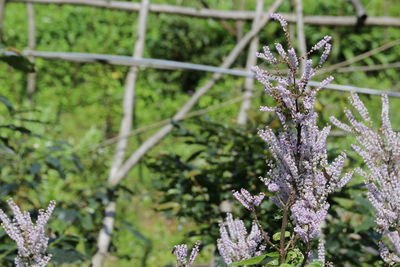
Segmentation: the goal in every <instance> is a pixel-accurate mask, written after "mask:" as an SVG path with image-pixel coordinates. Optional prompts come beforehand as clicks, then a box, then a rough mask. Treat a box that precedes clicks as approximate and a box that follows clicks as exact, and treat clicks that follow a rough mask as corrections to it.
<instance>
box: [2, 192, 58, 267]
mask: <svg viewBox="0 0 400 267" xmlns="http://www.w3.org/2000/svg"><path fill="white" fill-rule="evenodd" d="M7 202H8V205H9V206H10V208H11V210H12V212H13V214H14V219H13V220H10V219H9V218H8V217H7V215H6V214H5V213H4V211H3V210H1V209H0V219H1V221H2V222H3V223H2V224H1V225H2V226H3V228H4V230H5V231H6V233H7V234H8V235H9V236H10V237H11V239H13V240H14V241H15V243H16V244H17V248H18V255H17V257H15V260H14V262H15V266H17V267H44V266H46V265H47V263H48V262H49V261H50V259H51V255H48V254H46V250H47V243H48V241H49V238H48V237H47V236H46V234H45V225H46V223H47V222H48V220H49V219H50V216H51V214H52V213H53V210H54V208H55V206H56V202H55V201H51V202H50V204H49V206H48V207H47V209H46V210H39V216H38V218H37V221H36V224H34V223H33V222H32V219H31V216H30V214H29V212H27V211H21V210H20V208H19V207H18V206H17V204H15V202H14V201H13V200H12V199H9V200H8V201H7Z"/></svg>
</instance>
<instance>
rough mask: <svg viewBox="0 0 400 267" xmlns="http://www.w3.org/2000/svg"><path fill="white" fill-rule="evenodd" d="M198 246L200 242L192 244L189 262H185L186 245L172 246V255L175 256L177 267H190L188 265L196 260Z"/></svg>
mask: <svg viewBox="0 0 400 267" xmlns="http://www.w3.org/2000/svg"><path fill="white" fill-rule="evenodd" d="M200 244H201V243H200V241H197V242H196V243H195V244H194V247H193V248H192V251H191V252H190V256H189V261H188V260H187V255H188V248H187V245H186V244H181V245H176V246H174V249H173V250H172V253H173V254H175V256H176V262H177V266H178V267H190V265H191V264H193V263H194V261H195V260H196V258H197V255H198V253H199V250H200Z"/></svg>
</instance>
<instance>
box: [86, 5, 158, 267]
mask: <svg viewBox="0 0 400 267" xmlns="http://www.w3.org/2000/svg"><path fill="white" fill-rule="evenodd" d="M149 4H150V2H149V0H142V2H141V9H140V12H139V22H138V31H137V36H136V42H135V48H134V51H133V57H135V58H140V57H142V56H143V49H144V43H145V39H146V25H147V15H148V11H149ZM137 74H138V68H137V67H136V66H134V67H131V68H130V70H129V73H128V76H127V78H126V81H125V93H124V99H123V118H122V121H121V126H120V131H119V136H125V135H127V134H128V133H129V132H130V131H131V128H132V118H133V107H134V104H135V89H136V88H135V85H136V79H137ZM127 146H128V139H126V138H121V139H119V141H118V143H117V147H116V151H115V155H114V158H113V162H112V165H111V168H110V173H109V178H108V182H107V183H108V184H111V182H112V181H113V179H114V176H115V175H116V174H117V173H118V170H119V168H120V167H121V165H122V163H123V161H124V157H125V153H126V148H127ZM115 213H116V199H115V198H112V199H110V200H109V203H108V204H107V205H106V208H105V216H104V219H103V226H102V229H101V230H100V233H99V236H98V241H97V252H96V254H95V255H94V257H93V258H92V266H93V267H100V266H102V264H103V262H104V258H105V257H106V254H107V252H108V248H109V246H110V242H111V236H112V232H113V228H114V221H115Z"/></svg>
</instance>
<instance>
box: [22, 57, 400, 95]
mask: <svg viewBox="0 0 400 267" xmlns="http://www.w3.org/2000/svg"><path fill="white" fill-rule="evenodd" d="M23 54H24V55H26V56H34V57H40V58H44V59H62V60H66V61H72V62H88V63H96V62H98V63H102V64H113V65H122V66H142V67H151V68H156V69H171V70H178V69H179V70H181V69H186V70H197V71H206V72H212V73H214V74H227V75H232V76H238V77H253V76H254V75H253V73H252V72H249V71H244V70H236V69H228V68H224V67H215V66H208V65H201V64H194V63H186V62H179V61H172V60H164V59H152V58H134V57H129V56H115V55H104V54H88V53H72V52H69V53H67V52H42V51H23ZM332 66H335V65H332ZM396 66H397V65H396ZM394 67H395V66H394ZM328 68H329V67H328ZM309 85H310V86H318V85H319V82H316V81H312V82H310V83H309ZM325 88H326V89H332V90H338V91H347V92H356V93H361V94H371V95H381V94H383V93H386V94H388V95H389V96H393V97H400V92H392V91H381V90H377V89H371V88H361V87H355V86H349V85H340V84H330V85H328V86H326V87H325Z"/></svg>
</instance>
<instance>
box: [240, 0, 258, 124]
mask: <svg viewBox="0 0 400 267" xmlns="http://www.w3.org/2000/svg"><path fill="white" fill-rule="evenodd" d="M263 7H264V0H257V2H256V16H255V17H254V20H253V24H252V26H251V28H252V29H256V28H257V25H258V24H259V23H260V19H261V15H262V11H263ZM258 43H259V38H258V36H257V35H256V36H254V37H253V39H252V40H251V43H250V45H249V52H248V54H247V62H246V70H247V71H249V72H250V68H251V67H253V66H254V65H256V63H257V57H256V52H257V50H258ZM253 87H254V79H253V77H246V79H245V81H244V96H245V97H244V100H243V102H242V105H241V106H240V111H239V114H238V117H237V123H238V124H240V125H244V124H246V123H247V112H248V110H249V109H250V106H251V97H252V96H253Z"/></svg>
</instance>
